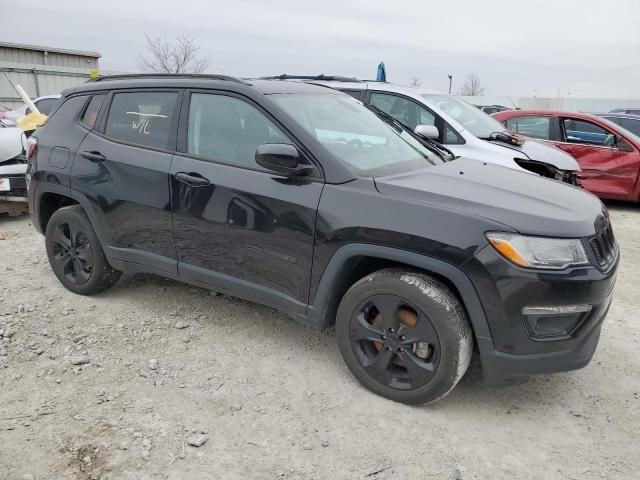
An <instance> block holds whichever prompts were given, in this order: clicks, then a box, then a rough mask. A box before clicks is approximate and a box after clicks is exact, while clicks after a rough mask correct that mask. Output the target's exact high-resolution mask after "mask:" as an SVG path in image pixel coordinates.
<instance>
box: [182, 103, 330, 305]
mask: <svg viewBox="0 0 640 480" xmlns="http://www.w3.org/2000/svg"><path fill="white" fill-rule="evenodd" d="M188 104H189V109H188V112H187V111H185V112H184V114H183V115H182V117H181V122H180V128H181V129H186V132H182V133H181V138H182V137H184V139H185V140H184V142H183V143H184V145H181V146H180V150H181V151H182V152H183V153H181V154H180V153H179V154H177V155H176V157H175V158H174V160H173V163H172V166H171V191H172V211H173V221H174V227H175V238H176V245H177V251H178V261H179V263H178V269H179V272H180V275H181V276H182V277H184V278H185V279H188V280H193V281H197V282H200V283H205V284H208V285H211V286H213V287H216V288H219V289H223V290H228V291H230V292H232V293H234V294H236V295H238V296H246V297H247V298H249V299H251V300H254V301H258V302H261V303H265V304H268V305H273V306H277V307H280V308H284V309H285V310H289V311H293V312H296V313H303V312H304V309H305V306H306V303H307V301H308V291H309V277H310V272H311V260H312V254H313V242H314V231H315V220H316V210H317V207H318V202H319V200H320V194H321V192H322V188H323V183H322V182H320V181H316V180H309V179H302V180H301V179H288V178H286V177H283V176H280V175H276V174H274V173H270V172H268V171H265V170H264V169H262V168H261V167H260V166H258V165H257V164H256V162H255V152H256V149H257V147H258V145H261V144H263V143H294V142H292V141H291V139H290V138H289V137H288V136H287V135H286V134H285V133H284V132H283V130H282V129H281V128H280V127H279V126H277V125H276V123H275V122H274V121H273V120H271V119H270V118H269V117H268V116H267V114H266V113H264V112H263V111H261V110H260V108H259V107H257V106H256V105H254V104H252V103H250V102H249V101H248V100H247V99H245V98H243V97H240V96H233V95H231V94H218V93H211V92H207V93H192V94H191V95H190V100H189V102H188ZM183 133H184V134H183Z"/></svg>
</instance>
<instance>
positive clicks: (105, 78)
mask: <svg viewBox="0 0 640 480" xmlns="http://www.w3.org/2000/svg"><path fill="white" fill-rule="evenodd" d="M138 78H140V79H145V78H194V79H202V80H226V81H228V82H237V83H244V84H246V83H247V82H245V81H244V80H241V79H239V78H236V77H229V76H227V75H209V74H205V73H126V74H120V75H105V76H100V77H95V78H90V79H89V80H87V82H102V81H109V80H131V79H133V80H135V79H138Z"/></svg>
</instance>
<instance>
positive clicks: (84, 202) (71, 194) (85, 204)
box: [34, 183, 108, 246]
mask: <svg viewBox="0 0 640 480" xmlns="http://www.w3.org/2000/svg"><path fill="white" fill-rule="evenodd" d="M34 193H35V195H34V203H35V204H36V205H37V208H36V209H35V213H36V215H37V217H36V218H37V221H38V230H40V231H41V233H42V234H44V233H45V232H44V229H42V225H41V223H40V203H41V202H42V197H43V195H44V194H46V193H55V194H58V195H63V196H65V197H68V198H70V199H71V200H75V201H76V202H78V204H79V205H80V206H81V207H82V208H83V209H84V211H85V212H86V213H87V215H88V216H89V220H90V221H91V224H92V225H94V230H95V232H96V235H97V236H98V240H100V244H101V245H103V246H105V245H108V244H107V243H105V238H104V236H103V235H102V232H101V231H100V229H99V228H95V225H96V221H97V219H96V218H95V214H94V212H93V209H92V208H91V205H90V203H89V199H88V198H87V197H85V196H84V195H82V194H81V193H79V192H76V191H74V190H72V189H70V188H69V187H65V186H63V185H56V184H53V183H47V184H40V185H38V186H37V188H36V191H35V192H34Z"/></svg>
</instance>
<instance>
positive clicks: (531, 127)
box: [506, 115, 551, 140]
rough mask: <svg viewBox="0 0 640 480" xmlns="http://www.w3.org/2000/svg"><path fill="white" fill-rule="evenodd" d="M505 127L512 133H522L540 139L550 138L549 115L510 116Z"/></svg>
mask: <svg viewBox="0 0 640 480" xmlns="http://www.w3.org/2000/svg"><path fill="white" fill-rule="evenodd" d="M506 127H507V128H508V129H509V130H511V131H512V132H513V133H518V134H520V135H524V136H525V137H531V138H539V139H540V140H550V139H551V118H550V117H542V116H540V117H536V116H532V115H531V116H529V115H527V116H525V117H512V118H510V119H508V120H507V122H506Z"/></svg>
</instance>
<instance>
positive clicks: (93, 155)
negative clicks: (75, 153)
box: [80, 151, 107, 162]
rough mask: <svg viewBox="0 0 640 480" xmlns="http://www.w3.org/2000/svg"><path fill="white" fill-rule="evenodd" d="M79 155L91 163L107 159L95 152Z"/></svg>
mask: <svg viewBox="0 0 640 480" xmlns="http://www.w3.org/2000/svg"><path fill="white" fill-rule="evenodd" d="M80 155H82V156H83V157H84V158H86V159H87V160H91V161H92V162H104V161H105V160H106V159H107V157H105V156H104V155H102V154H101V153H100V152H96V151H93V152H82V153H81V154H80Z"/></svg>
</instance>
